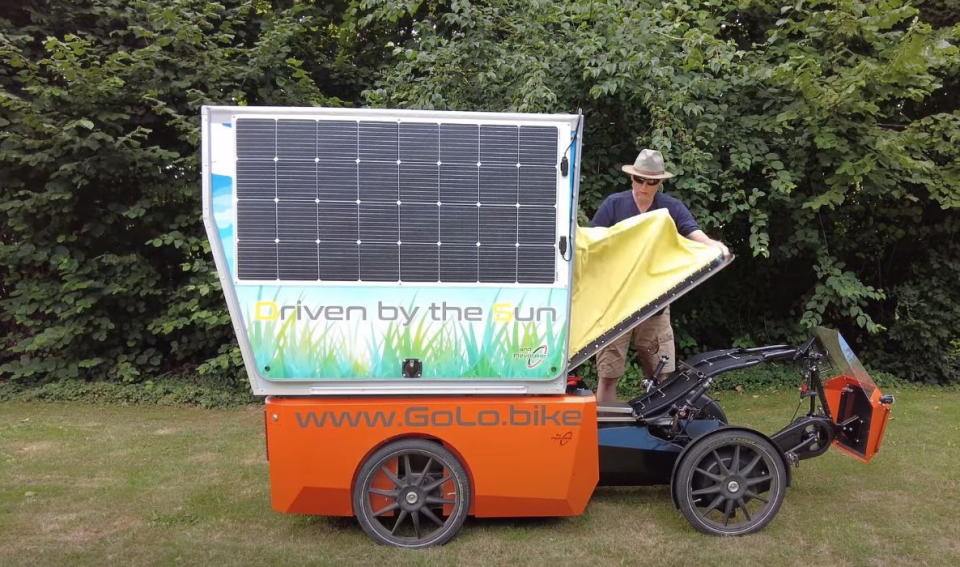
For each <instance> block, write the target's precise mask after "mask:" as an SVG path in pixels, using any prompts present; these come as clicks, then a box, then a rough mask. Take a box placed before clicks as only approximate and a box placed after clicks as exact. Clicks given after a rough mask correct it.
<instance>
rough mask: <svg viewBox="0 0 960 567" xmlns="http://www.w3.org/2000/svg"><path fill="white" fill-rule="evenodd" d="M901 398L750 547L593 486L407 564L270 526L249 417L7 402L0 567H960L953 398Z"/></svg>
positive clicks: (917, 393) (781, 403)
mask: <svg viewBox="0 0 960 567" xmlns="http://www.w3.org/2000/svg"><path fill="white" fill-rule="evenodd" d="M894 393H896V392H894ZM897 397H898V400H897V404H896V405H895V408H894V413H893V416H892V418H891V422H890V424H889V426H888V428H887V437H886V440H885V443H884V445H883V450H882V452H881V453H880V455H879V456H878V457H877V458H876V459H875V460H874V461H873V462H872V463H870V464H863V463H860V462H859V461H856V460H854V459H852V458H850V457H847V456H845V455H843V454H841V453H840V452H839V451H836V450H831V451H830V452H828V453H827V454H826V455H824V456H823V457H820V458H818V459H814V460H810V461H803V462H802V463H801V465H800V467H799V469H796V470H795V471H794V483H793V486H792V487H791V488H790V490H788V492H787V497H786V500H785V501H784V505H783V508H782V509H781V511H780V513H779V515H778V516H777V517H776V518H775V519H774V521H773V523H771V524H770V525H769V526H768V527H767V528H766V529H765V530H764V531H762V532H760V533H759V534H756V535H753V536H748V537H744V538H731V539H720V538H712V537H708V536H703V535H700V534H699V533H698V532H696V531H694V530H693V528H691V527H690V526H689V525H687V523H686V521H685V520H684V519H683V517H682V516H681V515H680V513H679V511H677V510H675V509H674V508H673V505H672V504H671V501H670V496H669V491H668V489H667V487H654V488H602V489H598V490H597V492H596V493H595V494H594V497H593V499H592V501H591V502H590V505H589V507H588V508H587V511H586V513H585V514H584V515H583V516H580V517H576V518H565V519H516V520H474V519H469V520H468V521H467V524H466V526H465V527H464V529H463V531H462V532H461V533H460V535H458V536H457V537H456V538H455V539H454V540H453V541H452V542H450V543H449V544H448V545H446V546H444V547H441V548H435V549H430V550H427V551H420V552H412V551H404V550H397V549H392V548H385V547H381V546H377V545H376V544H374V543H373V542H372V541H370V540H369V539H367V537H366V536H365V535H364V534H363V532H362V531H361V530H360V528H359V527H358V526H357V524H356V522H355V521H354V520H352V519H343V518H315V517H303V516H287V515H281V514H278V513H275V512H273V511H272V510H271V508H270V502H269V489H268V479H267V464H266V462H265V461H264V458H263V453H264V447H263V433H262V419H263V418H262V414H261V412H260V409H259V408H258V407H246V408H241V409H232V410H203V409H196V408H184V407H179V408H170V407H157V406H139V407H120V406H97V405H86V404H80V403H71V404H57V403H21V402H8V403H2V404H0V543H2V544H0V565H5V566H6V565H30V566H32V567H35V566H38V565H98V566H99V565H115V564H136V565H144V564H159V565H167V564H173V563H184V564H192V565H197V564H230V565H234V564H244V565H246V564H250V565H253V564H256V565H270V566H278V565H303V564H360V563H362V564H390V565H393V564H435V563H444V564H452V563H457V564H472V565H491V564H533V565H539V564H545V563H551V564H577V565H587V566H593V565H599V564H615V563H623V564H630V565H644V566H647V565H680V564H684V565H695V566H698V567H700V566H704V565H758V564H759V565H807V564H823V565H840V566H842V565H890V564H914V565H923V564H929V565H960V451H958V445H960V393H957V392H950V393H947V392H943V391H940V390H935V389H929V390H910V391H905V392H902V393H899V395H898V396H897ZM721 398H722V402H723V405H724V408H725V409H726V410H727V413H728V415H729V416H730V418H731V421H732V422H734V423H742V424H745V425H752V426H755V427H758V428H759V429H761V430H764V431H767V432H772V431H774V430H776V429H778V428H779V426H781V425H783V424H785V423H787V421H788V419H789V418H790V416H791V415H792V413H793V410H794V408H795V407H796V396H795V394H794V393H793V392H780V393H764V394H761V395H759V397H757V396H756V395H752V394H749V393H748V394H736V393H733V392H729V393H722V395H721ZM495 442H496V439H491V443H495Z"/></svg>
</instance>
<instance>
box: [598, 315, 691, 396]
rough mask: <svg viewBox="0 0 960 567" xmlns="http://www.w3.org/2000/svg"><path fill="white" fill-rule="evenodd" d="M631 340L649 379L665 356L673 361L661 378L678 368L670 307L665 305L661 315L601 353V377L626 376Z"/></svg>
mask: <svg viewBox="0 0 960 567" xmlns="http://www.w3.org/2000/svg"><path fill="white" fill-rule="evenodd" d="M631 343H633V348H634V349H635V350H636V351H637V360H638V361H639V362H640V367H641V368H642V369H643V375H644V376H646V377H647V378H650V377H652V376H653V371H654V370H656V368H657V365H658V364H660V357H661V356H663V355H667V356H669V357H670V360H668V361H667V363H666V364H665V365H664V367H663V370H662V371H661V374H660V377H661V378H665V377H666V376H667V375H668V374H669V373H670V372H673V371H674V370H676V368H677V366H676V364H675V362H676V361H675V358H676V349H675V348H674V345H673V327H672V326H671V325H670V307H667V308H665V309H664V310H663V313H661V314H660V315H654V316H653V317H650V318H649V319H647V320H646V321H644V322H643V323H640V324H639V325H637V326H636V327H634V329H633V330H632V331H630V332H629V333H627V334H625V335H623V336H622V337H620V338H619V339H617V340H615V341H613V342H612V343H610V344H609V345H607V346H605V347H604V348H603V350H601V351H600V352H598V353H597V376H598V377H599V378H600V379H601V380H619V379H620V377H621V376H623V372H624V370H625V368H626V364H627V351H628V349H629V348H630V344H631Z"/></svg>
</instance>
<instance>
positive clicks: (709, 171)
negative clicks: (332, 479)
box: [0, 0, 960, 395]
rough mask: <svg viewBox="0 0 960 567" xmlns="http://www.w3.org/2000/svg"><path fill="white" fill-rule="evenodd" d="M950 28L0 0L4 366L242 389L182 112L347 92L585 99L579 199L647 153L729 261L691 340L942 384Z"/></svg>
mask: <svg viewBox="0 0 960 567" xmlns="http://www.w3.org/2000/svg"><path fill="white" fill-rule="evenodd" d="M958 40H960V25H958V24H957V21H956V15H955V14H954V13H953V12H951V11H950V10H949V9H947V7H946V4H945V3H944V2H941V1H940V0H927V1H925V2H923V3H920V4H918V7H915V6H913V5H911V4H910V3H908V2H907V1H905V0H883V1H880V2H861V1H856V0H844V1H842V2H828V1H825V0H814V1H809V2H802V3H796V4H793V5H789V4H788V5H784V4H783V3H781V2H771V1H765V0H751V1H741V0H716V1H712V2H706V3H700V4H698V5H696V6H694V5H691V4H689V3H687V2H684V1H669V2H636V1H629V2H628V1H625V0H578V1H575V2H548V1H545V0H538V1H535V2H528V1H519V0H485V1H479V0H474V1H470V0H457V1H450V0H407V1H404V2H391V1H388V0H334V1H324V2H316V1H304V2H292V1H286V0H283V1H280V0H275V1H267V0H258V1H257V2H245V1H243V0H222V1H220V2H208V1H206V0H171V1H169V2H164V3H155V2H146V1H143V0H138V1H133V2H127V1H123V0H80V1H66V0H24V1H22V2H17V3H8V4H5V5H4V6H3V7H2V8H0V62H2V63H0V179H2V190H3V197H2V199H0V379H3V380H13V381H16V382H18V383H21V384H31V383H43V382H53V381H66V382H65V384H66V386H64V387H65V388H67V389H71V388H74V387H75V385H76V384H77V383H78V382H76V381H83V380H107V381H112V382H117V383H137V382H142V381H144V380H147V379H150V378H151V377H154V376H168V377H170V378H171V379H180V380H185V381H193V380H195V378H196V373H197V372H200V373H202V374H203V375H204V376H211V377H215V378H217V379H222V380H227V381H228V382H230V383H232V384H234V385H235V386H236V387H237V388H238V389H240V390H243V389H244V388H245V387H244V386H243V383H244V380H243V378H242V376H243V371H242V367H241V365H240V358H239V354H238V350H237V347H236V344H235V339H234V337H233V332H232V329H231V326H230V325H229V321H228V316H227V313H226V310H225V308H224V302H223V299H222V294H221V292H220V287H219V282H218V280H217V278H216V274H215V271H214V269H213V265H212V261H211V258H210V251H209V247H208V244H207V241H206V238H205V236H204V234H203V230H202V226H201V222H200V199H199V190H198V187H199V182H198V181H199V177H200V172H199V167H198V143H199V108H200V106H201V105H202V104H205V103H211V104H251V105H253V104H273V105H327V106H337V105H345V104H360V103H362V102H365V103H366V104H371V105H375V106H392V107H415V108H436V109H462V110H495V111H509V110H515V111H523V112H573V111H575V110H576V109H577V108H582V109H583V112H584V114H585V127H586V134H585V144H584V148H585V155H584V156H583V157H584V160H583V164H582V165H583V167H582V170H581V181H582V183H581V206H582V209H583V210H582V212H581V220H583V221H585V220H586V219H587V218H588V217H589V215H590V214H592V212H593V210H594V209H595V207H596V206H597V205H598V204H599V202H600V200H601V199H602V198H603V197H604V196H605V195H607V194H609V193H611V192H613V191H618V190H623V189H624V188H626V183H625V179H624V176H623V175H622V174H621V173H620V172H619V165H620V164H622V163H627V162H630V161H632V159H633V158H634V156H635V155H636V152H637V150H638V148H640V147H657V148H660V149H662V150H663V151H664V152H665V154H666V156H667V158H668V162H669V163H668V166H669V168H670V169H672V170H673V171H676V172H678V173H680V174H681V175H680V176H679V177H677V178H676V179H675V180H674V181H673V183H672V184H670V185H669V187H668V191H670V192H672V193H674V194H676V195H678V196H679V197H680V198H681V199H682V200H683V201H685V202H686V203H687V204H688V205H689V206H690V207H691V208H692V209H693V211H694V213H695V215H696V216H697V218H698V219H699V220H700V222H701V224H702V225H703V227H704V229H705V230H706V231H707V232H708V233H709V234H711V235H713V236H715V237H717V238H721V239H723V240H724V241H726V242H728V243H729V244H730V245H731V248H732V250H733V251H734V252H735V253H737V254H738V255H739V259H738V260H737V261H736V262H734V264H733V265H732V266H731V267H730V268H728V269H727V270H725V272H724V273H722V274H720V275H719V276H718V277H717V278H715V279H714V280H713V281H711V282H710V283H709V284H707V285H705V286H703V287H702V288H701V289H698V291H697V293H695V294H691V295H690V296H687V297H685V298H684V299H683V300H681V302H680V303H679V304H678V305H677V308H676V309H675V310H674V313H675V317H676V327H677V333H678V340H679V343H680V345H681V347H682V348H683V349H684V350H685V351H692V350H702V349H704V348H712V347H721V346H729V345H730V344H731V343H734V344H738V345H750V344H766V343H772V342H781V341H785V342H791V343H796V342H799V341H800V340H802V339H803V337H804V335H805V334H806V333H807V331H808V329H809V327H810V326H812V325H815V324H821V323H822V324H826V325H830V326H836V327H839V328H840V329H841V330H842V331H843V332H844V334H845V335H847V336H848V338H849V339H850V340H851V342H853V343H857V344H864V345H866V346H867V347H868V348H867V350H866V351H864V358H865V359H866V360H867V362H868V363H870V364H873V365H874V366H877V367H882V368H884V369H887V370H889V371H891V372H894V373H895V374H896V375H898V376H904V377H906V378H909V379H911V380H916V381H923V382H941V383H946V382H956V381H958V380H960V331H958V325H957V323H956V321H957V320H958V317H957V316H958V315H960V288H958V287H957V286H956V274H957V273H958V272H957V270H958V266H960V246H957V245H956V244H955V243H954V240H955V236H956V234H958V233H960V216H958V214H957V210H958V207H960V144H958V143H957V142H958V140H960V110H958V105H960V102H958V101H960V97H958V96H957V93H958V87H960V79H958V77H960V72H958V71H960V50H958V48H957V47H956V45H957V42H958ZM361 93H363V94H361ZM758 380H760V379H759V378H758ZM630 384H631V382H630V381H629V380H627V381H626V382H625V385H626V386H625V387H631V386H630ZM90 395H94V394H93V393H91V394H90Z"/></svg>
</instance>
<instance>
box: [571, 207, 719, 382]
mask: <svg viewBox="0 0 960 567" xmlns="http://www.w3.org/2000/svg"><path fill="white" fill-rule="evenodd" d="M730 259H732V258H727V259H724V258H723V257H722V255H721V253H720V251H719V250H717V249H716V248H714V247H713V246H707V245H706V244H701V243H699V242H695V241H693V240H690V239H688V238H684V237H683V236H680V234H679V233H678V232H677V228H676V225H674V223H673V219H671V218H670V214H669V213H668V212H667V210H665V209H659V210H656V211H652V212H649V213H644V214H641V215H637V216H635V217H631V218H629V219H627V220H624V221H622V222H619V223H617V224H616V225H614V226H612V227H609V228H607V227H589V228H584V227H577V233H576V253H575V254H574V275H573V304H572V306H571V322H570V349H569V352H571V353H573V354H572V355H571V356H570V363H569V365H568V369H572V368H574V367H576V366H578V365H579V364H580V363H582V362H583V361H585V360H586V359H588V358H590V356H592V355H593V354H594V353H596V352H597V351H598V350H600V349H601V348H603V347H604V346H605V345H606V344H608V343H609V342H610V341H612V340H613V339H615V338H617V337H619V336H620V335H623V334H624V333H626V332H628V331H629V330H630V329H632V328H633V327H636V326H637V325H639V324H640V323H642V322H643V321H644V320H646V319H647V318H649V317H651V316H653V315H655V314H656V313H657V312H659V311H660V310H661V309H663V308H664V307H665V306H667V305H668V304H670V303H671V302H672V301H673V300H675V299H676V298H678V297H680V296H681V295H683V294H684V293H686V292H687V291H689V290H690V289H693V288H694V287H696V286H697V285H699V284H700V283H701V282H702V281H703V280H705V279H707V278H708V277H710V276H711V275H713V274H714V273H716V272H717V271H719V270H720V269H721V268H723V267H724V266H725V265H726V264H727V263H729V261H730Z"/></svg>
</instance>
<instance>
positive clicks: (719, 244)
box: [710, 240, 730, 258]
mask: <svg viewBox="0 0 960 567" xmlns="http://www.w3.org/2000/svg"><path fill="white" fill-rule="evenodd" d="M710 245H711V246H714V247H715V248H719V249H720V252H722V253H723V257H724V258H729V257H730V249H729V248H727V245H726V244H724V243H723V242H720V241H719V240H711V241H710Z"/></svg>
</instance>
